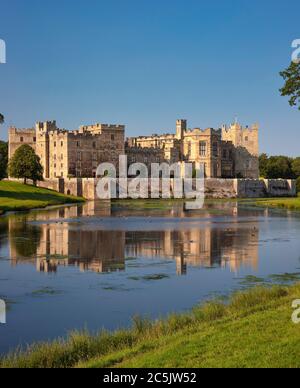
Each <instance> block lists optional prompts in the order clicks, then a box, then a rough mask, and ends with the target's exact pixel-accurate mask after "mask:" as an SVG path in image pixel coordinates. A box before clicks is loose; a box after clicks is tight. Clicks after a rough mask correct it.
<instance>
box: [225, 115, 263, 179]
mask: <svg viewBox="0 0 300 388" xmlns="http://www.w3.org/2000/svg"><path fill="white" fill-rule="evenodd" d="M222 140H224V141H230V142H232V143H233V145H234V147H235V170H236V171H235V172H236V175H237V176H238V177H243V178H251V179H257V178H258V177H259V163H258V156H259V126H258V125H257V124H255V125H253V126H252V127H245V128H243V127H242V126H241V125H240V124H239V123H238V122H235V123H234V124H232V125H231V126H230V127H229V128H227V127H226V126H223V127H222Z"/></svg>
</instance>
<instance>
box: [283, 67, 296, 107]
mask: <svg viewBox="0 0 300 388" xmlns="http://www.w3.org/2000/svg"><path fill="white" fill-rule="evenodd" d="M280 75H281V77H282V78H283V79H284V81H285V84H284V86H283V88H282V89H280V93H281V95H282V96H289V97H290V100H289V103H290V105H291V106H297V105H298V108H299V110H300V62H299V63H294V62H292V63H291V65H290V66H289V67H288V68H287V69H286V70H284V71H282V72H281V73H280Z"/></svg>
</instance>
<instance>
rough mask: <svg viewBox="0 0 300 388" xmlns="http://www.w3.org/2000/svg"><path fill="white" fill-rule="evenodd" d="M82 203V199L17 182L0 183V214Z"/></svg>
mask: <svg viewBox="0 0 300 388" xmlns="http://www.w3.org/2000/svg"><path fill="white" fill-rule="evenodd" d="M82 201H83V199H82V198H77V197H72V196H66V195H63V194H60V193H57V192H55V191H51V190H47V189H41V188H38V187H34V186H29V185H23V184H21V183H17V182H6V181H5V182H0V214H2V213H4V212H7V211H21V210H31V209H35V208H45V207H47V206H51V205H62V204H66V203H77V202H82Z"/></svg>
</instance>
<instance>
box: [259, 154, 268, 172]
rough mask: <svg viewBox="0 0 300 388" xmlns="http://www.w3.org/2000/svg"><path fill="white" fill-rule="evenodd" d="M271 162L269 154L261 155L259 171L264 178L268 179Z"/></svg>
mask: <svg viewBox="0 0 300 388" xmlns="http://www.w3.org/2000/svg"><path fill="white" fill-rule="evenodd" d="M268 162H269V157H268V155H267V154H261V155H260V157H259V171H260V176H261V177H263V178H267V166H268Z"/></svg>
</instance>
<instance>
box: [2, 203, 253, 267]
mask: <svg viewBox="0 0 300 388" xmlns="http://www.w3.org/2000/svg"><path fill="white" fill-rule="evenodd" d="M90 206H93V205H90ZM74 209H76V212H75V213H74ZM94 210H95V209H92V208H90V209H89V207H85V210H81V214H80V215H82V216H85V217H88V216H92V215H93V214H95V213H94ZM107 212H110V211H109V210H105V211H104V210H103V209H102V210H101V211H100V213H97V216H99V217H101V216H102V217H105V216H109V215H110V214H107ZM77 216H78V208H74V207H70V208H65V209H58V210H55V211H51V212H45V213H41V214H38V216H37V220H38V221H39V222H43V223H42V224H38V225H35V224H34V223H28V222H25V221H24V222H20V221H18V222H16V221H15V220H14V219H13V218H12V219H10V221H9V237H10V257H11V262H12V264H13V265H18V264H26V263H30V264H32V265H35V266H36V268H37V270H38V271H41V272H56V271H57V270H58V267H63V266H77V267H79V268H80V270H81V271H94V272H99V273H102V272H112V271H120V270H125V263H126V258H129V257H131V258H132V257H137V258H139V257H143V258H148V259H154V258H162V259H172V260H175V261H176V265H177V273H178V274H185V273H186V271H187V266H195V267H205V268H212V267H226V268H230V270H231V271H234V272H237V271H238V270H239V269H240V267H243V266H244V267H245V266H248V267H251V268H254V269H256V268H257V265H258V240H259V232H258V229H257V227H255V225H256V224H255V223H251V224H249V225H244V226H243V227H241V225H240V224H239V223H237V224H234V223H233V224H232V225H233V226H231V227H230V229H224V228H206V229H195V227H194V226H193V229H191V230H186V229H185V230H176V231H169V230H167V231H147V232H146V231H144V232H143V231H136V232H134V231H111V230H97V224H95V226H94V227H93V229H92V230H84V228H83V226H82V224H81V223H80V222H78V219H76V217H77ZM53 220H57V221H53Z"/></svg>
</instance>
